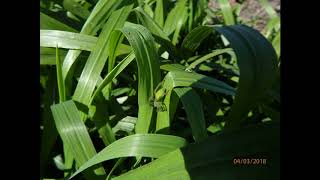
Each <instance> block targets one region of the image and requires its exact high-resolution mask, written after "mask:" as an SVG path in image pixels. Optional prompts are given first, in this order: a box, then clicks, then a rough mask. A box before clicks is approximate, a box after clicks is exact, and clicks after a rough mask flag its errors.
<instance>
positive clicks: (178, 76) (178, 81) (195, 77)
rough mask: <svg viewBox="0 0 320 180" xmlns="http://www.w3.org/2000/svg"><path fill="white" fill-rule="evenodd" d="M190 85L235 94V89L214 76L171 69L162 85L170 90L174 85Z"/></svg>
mask: <svg viewBox="0 0 320 180" xmlns="http://www.w3.org/2000/svg"><path fill="white" fill-rule="evenodd" d="M186 86H191V87H195V88H204V89H208V90H210V91H212V92H217V93H223V94H226V95H231V96H234V95H235V89H234V88H233V87H231V86H229V85H228V84H226V83H224V82H222V81H219V80H216V79H214V78H211V77H208V76H205V75H202V74H197V73H190V72H186V71H171V72H169V73H168V74H167V75H166V77H165V78H164V82H163V87H164V88H165V89H166V90H168V91H169V90H171V89H173V88H175V87H186Z"/></svg>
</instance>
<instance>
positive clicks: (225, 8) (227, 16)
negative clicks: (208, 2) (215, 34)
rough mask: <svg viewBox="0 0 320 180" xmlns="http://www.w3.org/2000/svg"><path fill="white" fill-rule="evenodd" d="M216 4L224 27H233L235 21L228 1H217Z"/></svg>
mask: <svg viewBox="0 0 320 180" xmlns="http://www.w3.org/2000/svg"><path fill="white" fill-rule="evenodd" d="M218 3H219V6H220V8H221V11H222V14H223V18H224V23H225V24H226V25H234V24H235V19H234V16H233V12H232V8H231V5H230V2H229V0H218Z"/></svg>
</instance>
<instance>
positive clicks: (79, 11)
mask: <svg viewBox="0 0 320 180" xmlns="http://www.w3.org/2000/svg"><path fill="white" fill-rule="evenodd" d="M84 2H86V1H84ZM63 7H64V8H65V9H66V10H67V11H70V12H71V13H72V14H75V15H77V16H79V17H81V18H82V19H87V18H88V17H89V15H90V11H89V10H88V9H86V8H84V7H83V6H82V5H81V4H80V3H79V2H77V1H76V0H64V1H63Z"/></svg>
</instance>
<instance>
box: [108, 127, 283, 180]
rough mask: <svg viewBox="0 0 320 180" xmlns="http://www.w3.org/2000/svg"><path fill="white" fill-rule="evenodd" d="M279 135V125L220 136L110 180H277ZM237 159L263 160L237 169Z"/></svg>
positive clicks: (187, 147)
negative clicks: (257, 164) (258, 163)
mask: <svg viewBox="0 0 320 180" xmlns="http://www.w3.org/2000/svg"><path fill="white" fill-rule="evenodd" d="M279 135H280V131H279V125H277V124H269V123H263V124H259V125H255V126H251V127H250V126H249V127H246V128H242V129H239V130H238V131H233V132H225V133H219V134H217V135H213V136H210V137H208V138H207V139H206V140H204V141H201V142H199V143H195V144H189V145H187V146H186V147H183V148H180V149H178V150H175V151H172V152H170V153H168V154H165V155H163V156H161V157H160V158H159V159H157V160H154V161H153V162H151V163H149V164H147V165H144V166H142V167H139V168H137V169H134V170H131V171H129V172H127V173H125V174H122V175H120V176H118V177H115V178H113V179H114V180H127V179H155V180H162V179H183V180H191V179H192V180H193V179H196V180H198V179H199V180H201V179H212V178H213V177H214V179H227V180H229V179H230V180H231V179H279V162H280V150H279V149H280V139H279ZM236 158H239V160H240V158H259V159H266V160H265V165H264V163H263V160H262V162H261V164H260V165H261V166H249V165H248V166H246V167H245V168H240V167H239V166H238V165H240V164H238V165H237V164H235V162H238V161H234V159H236Z"/></svg>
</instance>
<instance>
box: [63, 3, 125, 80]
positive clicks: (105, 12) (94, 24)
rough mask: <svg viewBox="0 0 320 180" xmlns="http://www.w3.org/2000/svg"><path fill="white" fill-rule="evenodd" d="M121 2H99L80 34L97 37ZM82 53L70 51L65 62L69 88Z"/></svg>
mask: <svg viewBox="0 0 320 180" xmlns="http://www.w3.org/2000/svg"><path fill="white" fill-rule="evenodd" d="M121 2H122V1H119V0H99V1H98V3H97V4H96V5H95V7H94V9H93V10H92V12H91V14H90V16H89V17H88V19H87V21H86V22H85V24H84V25H83V27H82V29H81V32H80V33H81V34H86V35H93V36H94V35H96V33H97V31H98V30H99V29H101V27H102V25H103V24H104V23H105V21H106V20H107V19H108V18H109V17H110V15H111V13H112V12H113V11H114V10H115V9H116V8H118V6H119V5H120V3H121ZM80 53H81V51H80V50H70V51H69V52H68V54H67V55H66V57H65V60H64V62H63V68H62V74H63V79H64V81H65V83H67V86H68V84H69V83H70V82H69V81H70V80H71V77H72V75H73V70H72V67H74V64H75V62H76V60H77V57H78V56H79V55H80ZM69 71H70V72H69ZM68 77H69V78H68Z"/></svg>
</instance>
